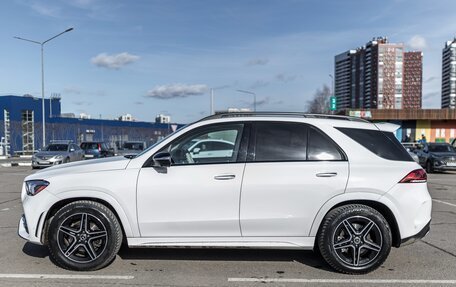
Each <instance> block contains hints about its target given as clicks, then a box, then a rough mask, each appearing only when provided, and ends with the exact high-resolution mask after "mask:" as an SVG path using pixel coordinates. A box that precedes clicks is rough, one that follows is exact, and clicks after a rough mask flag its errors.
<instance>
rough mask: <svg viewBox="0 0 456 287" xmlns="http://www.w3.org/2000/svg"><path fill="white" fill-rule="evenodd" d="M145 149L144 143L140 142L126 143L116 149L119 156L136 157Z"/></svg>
mask: <svg viewBox="0 0 456 287" xmlns="http://www.w3.org/2000/svg"><path fill="white" fill-rule="evenodd" d="M145 148H146V143H145V142H142V141H127V142H124V143H123V145H122V147H121V148H119V149H118V154H120V155H124V156H125V155H136V154H138V153H140V152H142V151H143V150H144V149H145Z"/></svg>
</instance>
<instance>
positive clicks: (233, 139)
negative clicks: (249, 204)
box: [137, 124, 245, 237]
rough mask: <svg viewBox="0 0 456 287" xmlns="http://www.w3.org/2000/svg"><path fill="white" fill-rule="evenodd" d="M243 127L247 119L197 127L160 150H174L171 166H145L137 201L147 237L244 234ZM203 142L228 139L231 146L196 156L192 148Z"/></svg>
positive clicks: (142, 226) (172, 151) (140, 175)
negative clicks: (241, 200) (241, 224)
mask: <svg viewBox="0 0 456 287" xmlns="http://www.w3.org/2000/svg"><path fill="white" fill-rule="evenodd" d="M243 131H244V125H243V124H216V125H209V126H204V127H200V128H197V129H195V130H192V131H190V132H188V133H186V134H184V135H183V136H181V137H179V138H177V139H176V140H174V141H173V142H171V143H170V144H168V145H167V146H165V147H164V148H163V149H161V150H160V151H159V152H169V153H170V154H171V157H172V159H173V164H172V165H171V166H170V167H167V168H157V167H154V166H153V164H151V166H149V167H148V166H146V167H143V168H142V169H141V171H140V173H139V177H138V185H137V193H138V203H137V206H138V221H139V228H140V232H141V236H142V237H209V236H210V237H214V236H220V237H228V236H240V227H239V197H240V189H241V183H242V177H243V172H244V167H245V153H241V152H239V151H240V146H241V144H242V145H245V144H244V143H243V141H242V138H243ZM199 141H202V142H205V143H210V142H211V141H213V142H220V141H223V142H227V143H230V146H231V150H230V151H229V152H228V153H227V152H226V146H224V147H223V148H224V151H223V152H217V151H215V152H214V153H213V154H212V155H207V156H206V157H203V156H202V155H200V156H198V157H192V152H191V151H190V150H189V149H190V148H191V147H194V146H195V144H196V145H197V144H198V142H199ZM244 141H245V140H244ZM241 142H242V143H241ZM242 157H244V158H242Z"/></svg>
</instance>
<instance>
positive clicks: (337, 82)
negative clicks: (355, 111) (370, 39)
mask: <svg viewBox="0 0 456 287" xmlns="http://www.w3.org/2000/svg"><path fill="white" fill-rule="evenodd" d="M355 54H356V51H355V50H349V51H347V52H344V53H342V54H339V55H337V56H336V58H335V61H336V65H335V69H334V76H335V77H334V95H335V96H336V97H337V106H338V108H339V109H347V108H349V107H350V106H351V105H352V103H351V95H352V93H353V92H352V83H351V79H352V77H351V70H352V67H351V65H352V62H353V60H352V57H353V56H354V55H355Z"/></svg>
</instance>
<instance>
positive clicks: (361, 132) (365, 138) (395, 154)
mask: <svg viewBox="0 0 456 287" xmlns="http://www.w3.org/2000/svg"><path fill="white" fill-rule="evenodd" d="M336 129H338V130H339V131H341V132H343V133H344V134H346V135H347V136H348V137H350V138H351V139H353V140H354V141H356V142H357V143H359V144H361V145H362V146H364V147H365V148H367V149H368V150H370V151H371V152H373V153H374V154H376V155H378V156H379V157H381V158H384V159H389V160H396V161H413V159H412V157H411V156H410V155H409V153H408V152H407V151H406V150H405V148H404V147H403V146H402V145H401V144H400V143H399V141H398V140H397V139H396V137H395V136H394V134H393V133H391V132H384V131H379V130H366V129H352V128H336Z"/></svg>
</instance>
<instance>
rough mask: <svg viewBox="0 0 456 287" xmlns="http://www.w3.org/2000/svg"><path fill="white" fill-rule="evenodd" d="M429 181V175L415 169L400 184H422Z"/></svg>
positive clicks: (422, 170)
mask: <svg viewBox="0 0 456 287" xmlns="http://www.w3.org/2000/svg"><path fill="white" fill-rule="evenodd" d="M426 181H427V173H426V171H424V169H422V168H420V169H415V170H414V171H411V172H410V173H409V174H407V175H406V176H405V177H404V178H403V179H401V181H399V183H420V182H426Z"/></svg>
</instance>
